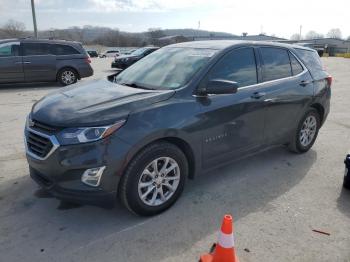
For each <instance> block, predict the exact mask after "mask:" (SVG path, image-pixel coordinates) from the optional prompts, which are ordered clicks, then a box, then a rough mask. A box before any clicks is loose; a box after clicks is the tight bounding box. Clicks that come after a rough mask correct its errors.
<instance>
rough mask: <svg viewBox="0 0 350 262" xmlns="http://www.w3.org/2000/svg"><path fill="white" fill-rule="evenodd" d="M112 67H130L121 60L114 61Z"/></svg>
mask: <svg viewBox="0 0 350 262" xmlns="http://www.w3.org/2000/svg"><path fill="white" fill-rule="evenodd" d="M111 67H112V68H120V69H125V68H127V67H128V65H127V64H125V63H123V62H121V61H113V62H112V64H111Z"/></svg>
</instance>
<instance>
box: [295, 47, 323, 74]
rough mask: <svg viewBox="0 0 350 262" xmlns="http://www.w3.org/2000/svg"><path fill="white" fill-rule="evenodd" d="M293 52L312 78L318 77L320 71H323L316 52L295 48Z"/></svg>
mask: <svg viewBox="0 0 350 262" xmlns="http://www.w3.org/2000/svg"><path fill="white" fill-rule="evenodd" d="M295 51H296V53H297V55H298V56H299V58H300V59H301V60H302V62H303V63H304V64H305V65H306V67H307V69H309V71H310V73H311V75H312V76H313V77H314V78H315V77H317V75H319V73H320V71H323V69H322V63H321V60H320V57H319V55H318V53H317V52H316V51H312V50H306V49H299V48H295Z"/></svg>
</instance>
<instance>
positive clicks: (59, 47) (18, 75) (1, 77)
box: [0, 38, 93, 85]
mask: <svg viewBox="0 0 350 262" xmlns="http://www.w3.org/2000/svg"><path fill="white" fill-rule="evenodd" d="M90 63H91V61H90V58H89V55H88V54H87V53H86V51H85V50H84V48H83V47H82V45H81V44H80V43H78V42H71V41H65V40H47V39H30V38H25V39H5V40H0V84H8V83H21V82H56V81H58V82H60V83H61V84H62V85H70V84H74V83H75V82H77V80H79V79H81V78H83V77H88V76H92V75H93V69H92V67H91V66H90Z"/></svg>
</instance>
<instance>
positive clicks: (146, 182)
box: [119, 142, 188, 216]
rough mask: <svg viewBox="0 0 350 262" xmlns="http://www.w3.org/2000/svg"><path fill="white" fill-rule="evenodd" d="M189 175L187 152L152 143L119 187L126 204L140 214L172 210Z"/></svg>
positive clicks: (132, 165)
mask: <svg viewBox="0 0 350 262" xmlns="http://www.w3.org/2000/svg"><path fill="white" fill-rule="evenodd" d="M187 175H188V163H187V159H186V156H185V155H184V153H183V152H182V151H181V150H180V149H179V148H178V147H177V146H175V145H173V144H170V143H167V142H158V143H155V144H151V145H149V146H147V147H146V148H145V149H143V150H142V151H141V152H139V153H138V154H137V155H136V157H135V158H134V159H133V160H132V161H131V162H130V164H129V166H128V168H127V169H126V172H125V173H124V175H123V177H122V180H121V182H120V183H121V184H120V187H119V196H120V199H121V201H122V203H123V204H124V205H125V206H126V207H127V208H128V209H129V210H130V211H132V212H134V213H136V214H138V215H144V216H150V215H155V214H158V213H160V212H162V211H164V210H166V209H167V208H169V207H170V206H171V205H172V204H174V203H175V201H176V200H177V199H178V198H179V196H180V195H181V193H182V191H183V188H184V185H185V180H186V177H187Z"/></svg>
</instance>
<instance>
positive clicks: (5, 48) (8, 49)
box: [0, 43, 19, 57]
mask: <svg viewBox="0 0 350 262" xmlns="http://www.w3.org/2000/svg"><path fill="white" fill-rule="evenodd" d="M18 55H19V43H3V44H0V57H8V56H18Z"/></svg>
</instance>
